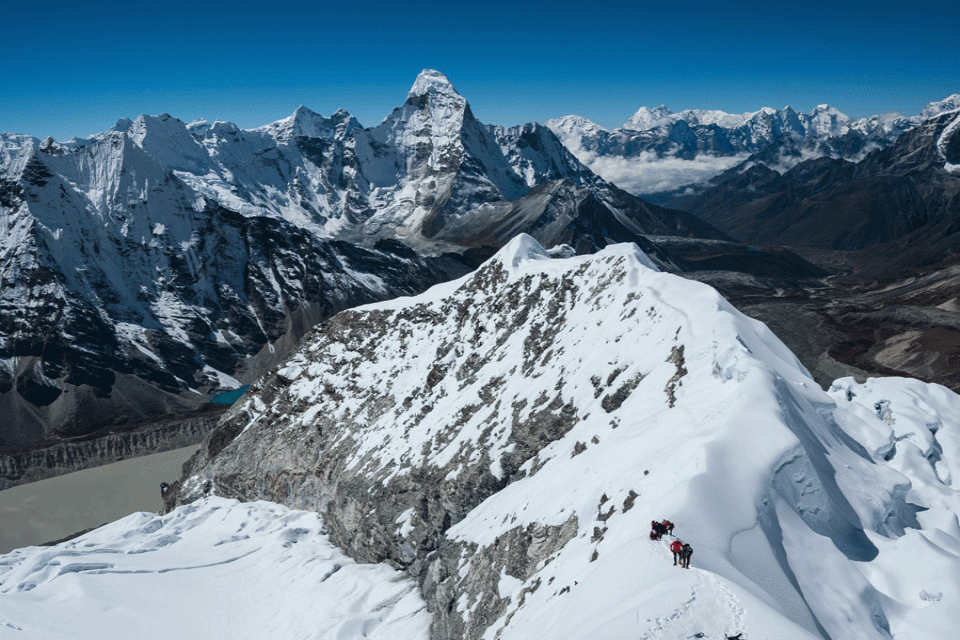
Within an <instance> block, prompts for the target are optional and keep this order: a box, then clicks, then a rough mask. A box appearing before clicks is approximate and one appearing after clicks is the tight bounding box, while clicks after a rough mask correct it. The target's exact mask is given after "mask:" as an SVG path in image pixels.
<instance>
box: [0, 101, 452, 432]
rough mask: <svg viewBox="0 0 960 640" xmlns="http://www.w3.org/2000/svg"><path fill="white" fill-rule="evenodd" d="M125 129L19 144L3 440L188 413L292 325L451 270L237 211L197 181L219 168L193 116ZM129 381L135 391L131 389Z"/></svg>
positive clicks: (2, 202) (2, 269) (8, 245)
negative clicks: (188, 121)
mask: <svg viewBox="0 0 960 640" xmlns="http://www.w3.org/2000/svg"><path fill="white" fill-rule="evenodd" d="M219 125H220V123H217V124H215V125H214V126H212V127H210V129H209V130H208V131H207V134H208V135H209V136H210V137H211V139H212V138H213V137H215V136H218V135H220V132H221V131H222V130H223V127H222V126H219ZM124 129H125V130H124V131H111V132H108V133H105V134H103V135H101V136H99V137H98V138H97V139H94V140H91V141H88V144H86V145H83V146H82V147H75V146H69V145H67V146H63V147H60V146H58V147H57V148H53V147H51V146H50V145H39V146H36V145H34V144H32V143H31V142H30V141H28V140H26V141H25V140H18V141H16V142H17V144H19V145H22V146H20V147H19V149H18V150H16V153H14V151H13V149H14V145H13V144H12V143H11V144H9V145H8V144H6V143H5V144H4V149H8V150H10V152H9V154H8V155H7V156H5V157H8V158H10V162H9V163H8V165H9V167H8V169H9V173H7V174H6V176H9V178H5V179H4V181H3V182H2V183H0V184H2V185H3V187H2V188H0V225H2V226H3V228H4V229H6V230H7V231H6V233H5V234H4V237H3V238H2V239H0V285H2V286H0V359H2V360H4V361H5V363H6V366H4V367H3V369H2V370H0V408H3V410H4V411H5V412H7V414H8V415H12V416H13V418H12V419H11V420H9V421H3V422H2V424H0V442H2V443H3V444H6V445H13V444H18V445H23V444H30V443H31V442H34V441H36V440H40V439H42V438H43V437H45V436H49V435H52V434H54V433H58V432H60V433H61V435H80V434H81V433H83V432H84V429H88V428H90V427H91V426H92V427H94V428H100V427H102V426H103V424H110V423H111V422H113V421H114V420H119V421H121V422H123V421H131V420H142V419H143V417H144V416H152V415H155V414H156V413H160V414H161V415H163V414H166V413H167V412H168V411H169V410H170V409H171V408H172V407H177V408H178V409H179V410H188V409H190V408H192V406H193V405H196V404H197V403H199V402H202V401H203V400H204V399H205V395H204V394H205V393H206V392H208V391H211V392H214V391H217V390H222V385H223V383H224V382H227V383H228V385H230V386H235V384H236V385H238V384H239V383H235V381H234V379H235V378H238V377H241V376H243V375H245V371H246V367H247V366H248V365H250V362H251V361H249V360H247V359H248V358H249V357H251V356H255V355H257V354H258V352H259V351H260V350H261V349H262V348H264V347H265V345H266V344H267V343H268V342H273V341H276V340H278V339H280V338H282V337H283V336H284V335H286V334H288V332H290V331H291V328H292V327H295V326H297V325H300V326H301V327H302V325H304V324H307V325H309V324H310V323H312V322H315V321H316V320H318V319H319V318H320V317H323V316H325V315H329V314H330V313H332V312H335V311H339V310H340V309H342V308H345V307H347V306H350V305H351V304H357V303H364V302H370V301H373V300H377V299H382V298H384V297H389V296H392V295H398V294H409V293H414V292H416V291H420V290H422V289H423V288H424V287H425V286H427V284H432V283H434V282H437V281H439V280H440V279H442V278H443V277H444V275H445V274H444V275H441V274H440V273H437V272H433V271H432V268H431V267H428V266H427V265H426V264H425V263H424V262H423V261H421V260H419V259H417V258H416V257H415V256H412V255H404V256H401V255H399V254H398V253H397V252H396V251H393V250H390V249H389V248H388V249H387V250H377V249H372V248H371V249H360V248H357V249H354V248H352V247H348V246H345V245H340V244H337V243H334V242H331V241H330V240H324V239H321V238H318V237H317V236H315V235H313V234H310V233H309V232H308V231H306V230H304V229H303V228H301V227H298V226H296V225H292V224H290V223H289V222H288V221H286V220H284V219H282V218H280V219H277V218H274V217H269V216H263V215H259V216H258V215H248V216H244V215H240V214H238V213H236V212H234V211H231V210H227V209H224V208H223V207H220V206H219V205H217V204H216V202H213V201H211V200H208V199H207V198H206V197H204V195H201V194H200V193H198V192H197V191H196V190H194V189H193V188H191V184H190V182H189V180H187V179H184V178H182V176H194V177H195V175H196V174H195V173H192V172H194V171H197V172H203V171H206V170H207V169H206V168H204V167H202V166H201V157H206V155H205V153H206V152H205V151H204V148H203V147H202V146H201V145H200V144H199V143H198V142H197V140H196V139H195V138H194V137H193V136H192V134H191V133H190V132H189V131H188V129H187V128H186V126H185V125H184V124H183V123H182V122H180V121H179V120H176V119H174V118H170V117H164V116H161V117H158V118H152V117H142V118H139V119H138V120H137V121H136V122H133V123H129V124H128V125H125V127H124ZM151 154H152V155H151ZM157 158H160V159H161V160H163V162H161V161H160V160H158V159H157ZM173 159H178V160H177V161H174V160H173ZM164 163H166V164H164ZM171 167H180V168H179V169H174V168H171ZM18 168H19V171H18V172H15V171H16V170H17V169H18ZM205 175H206V174H205ZM304 226H306V225H304ZM400 253H403V251H402V250H401V251H400ZM455 273H456V275H460V274H462V273H463V270H462V268H461V269H460V270H457V271H455ZM424 278H425V280H424ZM397 285H398V286H397ZM295 314H299V315H297V316H296V317H294V315H295ZM305 328H306V327H302V328H301V329H298V330H297V331H294V334H297V333H298V332H302V331H303V330H305ZM298 337H299V335H291V336H290V340H291V341H292V340H295V339H296V338H298ZM124 375H126V376H132V377H134V378H136V379H137V380H136V381H132V382H131V384H134V385H136V389H135V390H133V389H130V388H129V387H124V386H123V385H121V387H115V383H116V382H117V380H118V376H124ZM232 381H233V382H232ZM123 384H126V383H123ZM146 385H153V386H154V388H155V391H154V392H153V393H154V394H156V395H154V396H150V394H149V393H148V392H147V390H146V389H145V387H146ZM81 387H85V389H80V390H79V391H78V392H77V393H76V394H75V393H74V391H75V390H77V389H78V388H81ZM115 388H117V389H120V388H123V389H124V391H121V392H118V393H112V391H113V390H114V389H115ZM14 389H16V393H14V394H9V393H8V392H11V391H12V390H14ZM163 394H173V395H174V396H180V395H182V396H183V400H182V402H181V401H180V400H177V398H174V397H171V396H163ZM88 396H92V397H88ZM158 396H161V397H158ZM124 398H126V399H127V400H124ZM115 401H116V402H119V403H121V404H122V403H123V402H126V401H129V403H130V405H131V406H122V407H121V406H116V405H115ZM127 410H129V411H131V415H130V416H125V415H124V413H125V412H126V411H127ZM78 414H80V415H82V416H83V417H80V418H78ZM98 421H101V422H99V423H98ZM63 430H66V431H63Z"/></svg>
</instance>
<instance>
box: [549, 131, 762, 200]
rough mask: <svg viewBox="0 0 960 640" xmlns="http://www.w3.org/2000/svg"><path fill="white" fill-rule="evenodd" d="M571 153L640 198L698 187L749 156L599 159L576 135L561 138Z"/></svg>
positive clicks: (649, 153)
mask: <svg viewBox="0 0 960 640" xmlns="http://www.w3.org/2000/svg"><path fill="white" fill-rule="evenodd" d="M563 143H564V144H565V145H567V148H568V149H570V152H571V153H573V155H575V156H576V157H577V159H578V160H580V162H582V163H584V164H585V165H587V166H588V167H590V169H591V170H592V171H593V172H594V173H596V174H597V175H598V176H600V177H601V178H603V179H604V180H607V181H608V182H612V183H613V184H615V185H617V186H618V187H620V188H621V189H623V190H624V191H628V192H630V193H633V194H637V195H643V194H645V193H659V192H661V191H670V190H673V189H677V188H679V187H682V186H685V185H688V184H699V183H702V182H706V181H707V180H709V179H710V178H712V177H714V176H716V175H719V174H721V173H723V172H724V171H726V170H727V169H730V168H731V167H735V166H737V165H738V164H740V163H741V162H743V161H744V160H746V159H747V158H748V157H749V154H740V155H736V156H723V157H718V156H709V155H703V156H700V157H698V158H695V159H693V160H684V159H681V158H658V157H657V154H656V153H655V152H653V151H645V152H643V153H641V154H640V155H639V156H636V157H633V158H624V157H622V156H600V155H598V154H597V152H595V151H591V150H588V149H584V148H583V146H581V144H580V141H579V140H578V139H576V137H575V136H572V135H571V136H567V137H565V138H564V139H563Z"/></svg>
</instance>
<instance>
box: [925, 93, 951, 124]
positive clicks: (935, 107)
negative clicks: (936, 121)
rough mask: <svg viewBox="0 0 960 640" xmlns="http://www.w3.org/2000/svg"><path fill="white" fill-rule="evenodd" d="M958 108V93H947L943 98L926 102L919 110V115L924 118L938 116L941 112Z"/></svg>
mask: <svg viewBox="0 0 960 640" xmlns="http://www.w3.org/2000/svg"><path fill="white" fill-rule="evenodd" d="M956 109H960V93H954V94H953V95H949V96H947V97H946V98H944V99H943V100H936V101H934V102H931V103H930V104H928V105H927V106H926V107H925V108H924V110H923V111H921V112H920V115H921V116H922V117H923V119H924V120H927V119H928V118H932V117H934V116H938V115H940V114H941V113H946V112H947V111H954V110H956Z"/></svg>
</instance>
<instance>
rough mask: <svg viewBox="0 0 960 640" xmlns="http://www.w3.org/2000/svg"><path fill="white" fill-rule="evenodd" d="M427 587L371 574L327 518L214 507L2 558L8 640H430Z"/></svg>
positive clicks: (383, 569)
mask: <svg viewBox="0 0 960 640" xmlns="http://www.w3.org/2000/svg"><path fill="white" fill-rule="evenodd" d="M429 625H430V616H429V614H428V613H427V611H426V607H425V605H424V602H423V600H422V599H421V598H420V597H419V595H418V594H417V592H416V583H414V582H413V581H412V580H410V579H409V578H404V577H403V576H402V575H400V574H399V573H397V572H396V571H394V570H393V569H390V568H389V567H387V566H385V565H361V564H357V563H355V562H354V561H353V560H351V559H350V558H348V557H346V556H344V555H343V553H342V552H340V551H339V550H338V549H337V548H336V547H334V546H333V545H331V544H330V542H329V541H328V539H327V538H326V536H324V535H323V533H322V526H321V522H320V518H319V517H318V516H317V514H314V513H308V512H304V511H291V510H289V509H287V508H286V507H283V506H281V505H277V504H271V503H265V502H256V503H249V504H239V503H237V502H236V501H232V500H224V499H222V498H209V499H206V500H203V501H201V502H197V503H196V504H193V505H190V506H187V507H184V508H182V509H179V510H178V511H176V512H175V513H171V514H169V515H166V516H157V515H152V514H147V513H136V514H133V515H131V516H128V517H126V518H123V519H122V520H118V521H116V522H114V523H112V524H109V525H106V526H104V527H101V528H100V529H97V530H96V531H93V532H90V533H88V534H86V535H84V536H81V537H80V538H77V539H75V540H72V541H70V542H65V543H61V544H59V545H57V546H55V547H50V548H45V547H27V548H25V549H19V550H17V551H14V552H12V553H9V554H6V555H3V556H0V637H2V638H10V639H13V640H99V639H101V638H126V637H136V638H140V639H143V640H150V639H153V638H156V639H157V640H161V639H162V640H168V639H169V638H172V637H189V638H208V639H210V640H214V639H220V638H223V639H224V640H227V639H229V640H238V639H241V638H249V639H251V640H259V639H263V638H282V639H283V640H299V639H302V640H307V639H310V640H314V639H316V640H321V639H322V640H346V639H348V638H358V637H364V638H378V639H382V640H386V639H388V638H389V639H396V640H415V639H417V638H422V639H424V640H425V639H426V638H427V637H428V633H427V632H428V629H429Z"/></svg>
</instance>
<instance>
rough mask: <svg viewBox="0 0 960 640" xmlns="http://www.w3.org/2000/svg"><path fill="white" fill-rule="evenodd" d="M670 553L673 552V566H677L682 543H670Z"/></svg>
mask: <svg viewBox="0 0 960 640" xmlns="http://www.w3.org/2000/svg"><path fill="white" fill-rule="evenodd" d="M670 551H673V564H677V560H679V559H680V552H681V551H683V543H682V542H680V540H679V539H677V540H674V541H673V542H671V543H670Z"/></svg>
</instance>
